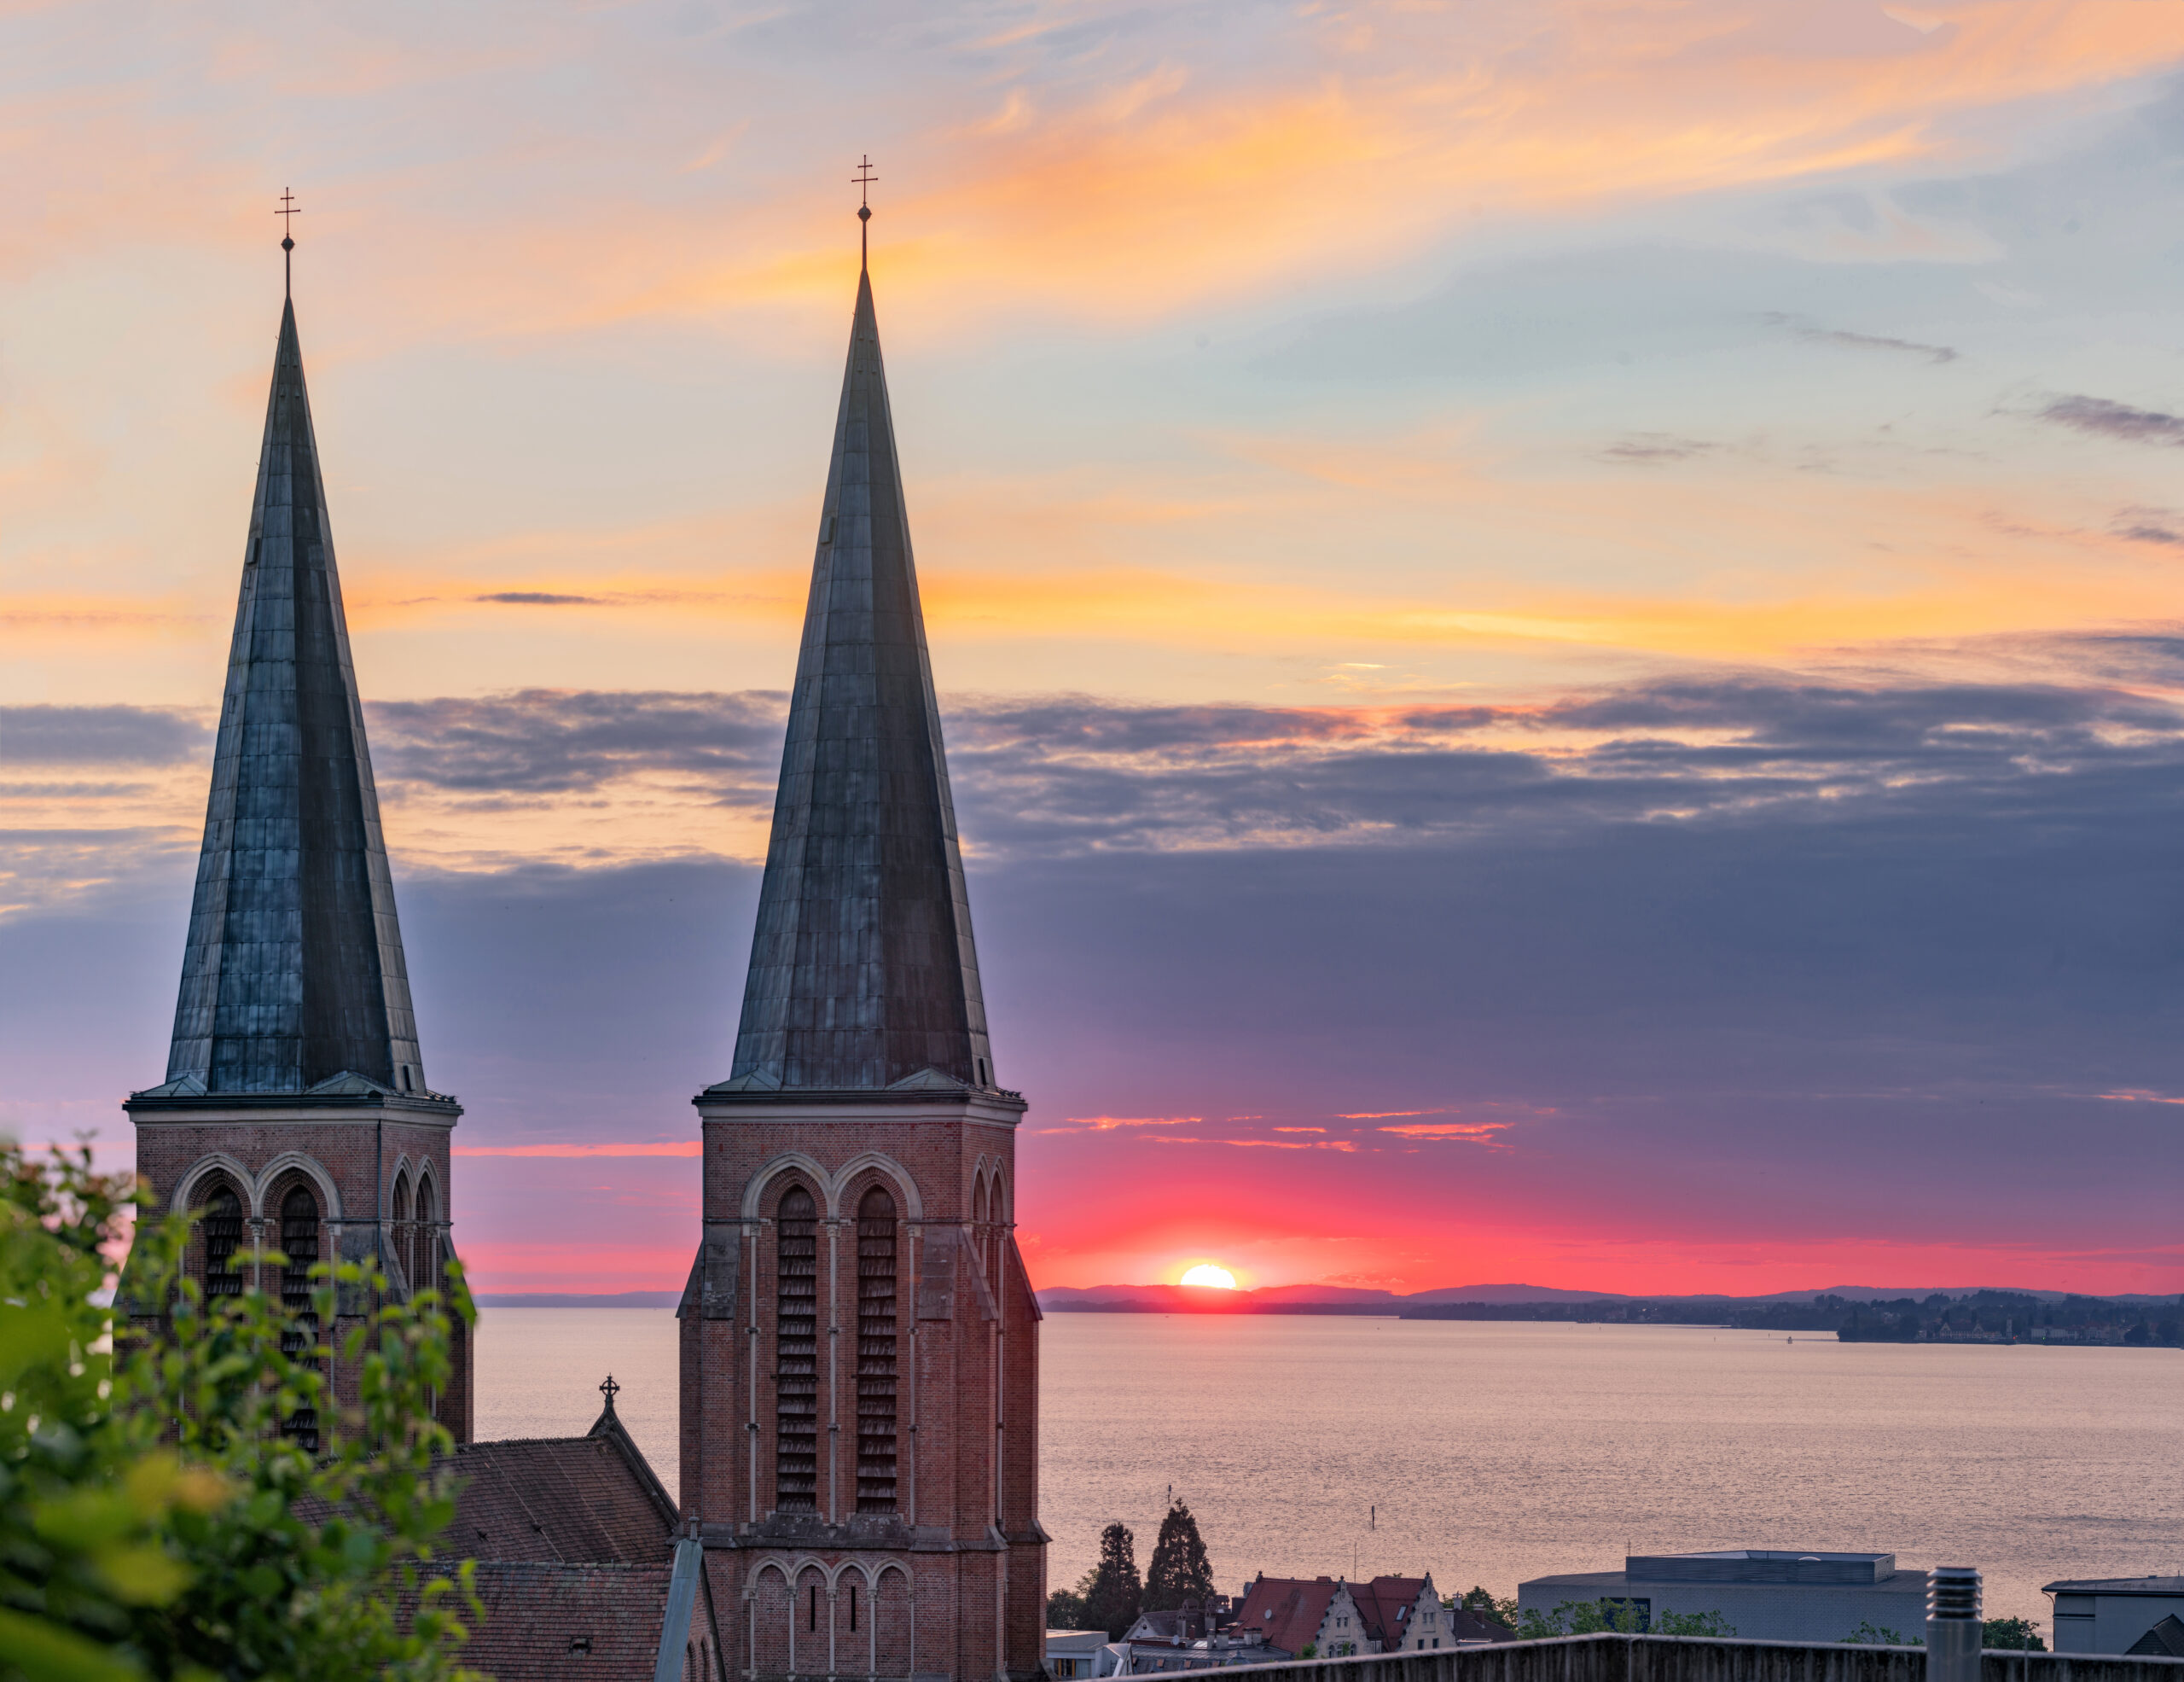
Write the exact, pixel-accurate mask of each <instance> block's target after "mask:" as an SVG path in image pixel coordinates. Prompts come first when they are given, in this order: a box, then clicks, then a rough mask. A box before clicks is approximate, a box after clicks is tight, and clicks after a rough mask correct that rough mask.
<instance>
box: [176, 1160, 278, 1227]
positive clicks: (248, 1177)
mask: <svg viewBox="0 0 2184 1682" xmlns="http://www.w3.org/2000/svg"><path fill="white" fill-rule="evenodd" d="M214 1174H225V1175H226V1176H227V1177H228V1179H230V1180H232V1181H233V1182H234V1183H235V1196H238V1197H240V1198H241V1199H242V1206H243V1213H244V1214H245V1215H246V1216H252V1215H255V1214H257V1213H258V1180H257V1179H256V1177H255V1176H254V1175H253V1174H252V1173H251V1172H250V1170H249V1169H247V1168H246V1167H243V1165H242V1164H241V1162H240V1161H236V1160H235V1158H234V1157H232V1156H230V1155H228V1153H227V1152H226V1151H224V1150H214V1151H208V1152H207V1153H206V1155H202V1156H200V1157H199V1158H198V1159H197V1160H196V1161H195V1162H192V1163H191V1164H190V1165H189V1167H188V1168H186V1169H184V1170H183V1175H182V1178H181V1179H178V1180H177V1181H176V1182H175V1183H174V1193H173V1195H172V1196H170V1197H169V1198H168V1199H167V1207H168V1208H170V1209H172V1210H173V1211H174V1212H175V1213H177V1214H179V1213H182V1212H183V1210H184V1209H187V1208H190V1207H191V1206H192V1204H193V1203H194V1202H195V1200H196V1198H197V1196H198V1193H199V1190H200V1188H201V1187H202V1186H203V1185H204V1184H205V1182H206V1180H207V1179H211V1178H212V1176H213V1175H214Z"/></svg>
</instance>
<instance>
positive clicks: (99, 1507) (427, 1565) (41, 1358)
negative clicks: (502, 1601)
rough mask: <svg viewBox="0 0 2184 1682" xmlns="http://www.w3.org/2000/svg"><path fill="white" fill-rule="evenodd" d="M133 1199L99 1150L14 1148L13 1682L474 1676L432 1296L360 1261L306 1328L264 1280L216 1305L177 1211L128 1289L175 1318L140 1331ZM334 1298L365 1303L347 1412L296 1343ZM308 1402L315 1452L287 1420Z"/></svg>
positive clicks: (5, 1366)
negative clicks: (29, 1155) (94, 1156)
mask: <svg viewBox="0 0 2184 1682" xmlns="http://www.w3.org/2000/svg"><path fill="white" fill-rule="evenodd" d="M136 1200H137V1194H136V1192H135V1191H134V1190H133V1189H131V1187H130V1186H129V1185H127V1184H125V1182H123V1181H121V1180H119V1179H107V1178H104V1177H102V1176H99V1175H96V1174H95V1173H92V1171H91V1166H90V1152H89V1150H88V1149H84V1150H82V1151H80V1152H78V1153H77V1154H76V1155H73V1156H70V1155H61V1154H59V1153H56V1154H55V1158H54V1160H53V1161H52V1162H51V1163H50V1164H49V1165H38V1164H34V1163H32V1162H31V1161H29V1160H28V1159H26V1156H25V1155H24V1154H23V1152H22V1151H21V1149H20V1147H18V1146H16V1145H15V1144H10V1143H8V1142H6V1141H0V1652H4V1654H5V1655H6V1657H5V1658H4V1659H0V1678H4V1679H6V1682H16V1679H17V1678H21V1679H25V1682H137V1679H147V1678H157V1679H177V1682H184V1679H186V1682H212V1679H221V1682H226V1679H235V1682H242V1679H248V1678H260V1677H263V1678H279V1679H290V1678H303V1677H309V1678H311V1679H312V1682H367V1679H377V1678H386V1679H391V1682H446V1679H456V1678H459V1677H462V1676H463V1675H466V1674H467V1673H463V1672H461V1671H460V1670H458V1668H457V1667H456V1652H457V1650H458V1649H459V1648H460V1646H461V1644H462V1640H463V1638H464V1635H465V1631H464V1629H463V1627H462V1621H461V1619H460V1617H459V1616H457V1615H456V1611H455V1609H454V1608H455V1607H456V1605H458V1604H459V1605H462V1606H465V1607H467V1608H468V1609H469V1610H470V1612H471V1613H472V1614H473V1616H474V1615H476V1613H477V1612H478V1610H479V1608H478V1605H477V1602H476V1599H475V1598H474V1596H473V1595H472V1594H471V1593H470V1592H469V1580H468V1569H469V1568H468V1566H467V1565H466V1566H465V1567H464V1568H463V1569H462V1572H460V1573H458V1574H456V1575H455V1576H453V1577H450V1575H449V1574H447V1573H446V1572H444V1570H439V1569H434V1563H435V1560H436V1557H437V1553H436V1549H435V1546H434V1539H435V1538H436V1537H437V1536H438V1535H439V1533H440V1531H442V1530H443V1529H444V1528H446V1525H447V1523H448V1521H449V1519H450V1517H451V1516H453V1511H454V1504H453V1499H452V1494H451V1491H450V1486H449V1482H448V1472H447V1466H448V1464H449V1462H448V1460H447V1456H448V1453H449V1451H450V1449H451V1448H452V1446H453V1444H452V1441H451V1440H450V1438H449V1436H448V1434H447V1432H446V1431H445V1430H444V1429H442V1428H441V1427H440V1426H439V1425H438V1424H437V1423H434V1422H433V1420H432V1418H431V1415H430V1399H431V1396H432V1394H433V1393H434V1392H436V1391H438V1390H439V1389H442V1388H445V1386H446V1384H447V1382H448V1380H449V1378H450V1376H451V1369H450V1322H449V1318H448V1316H449V1312H450V1311H449V1308H448V1307H447V1305H446V1303H445V1302H444V1300H443V1298H442V1297H441V1295H439V1293H437V1292H432V1291H421V1292H419V1293H418V1294H417V1295H416V1297H415V1299H414V1300H413V1301H411V1302H410V1303H409V1304H407V1305H400V1304H395V1303H392V1302H389V1301H386V1300H385V1299H384V1298H383V1297H382V1296H381V1295H380V1280H379V1278H377V1277H376V1275H375V1273H374V1272H372V1271H371V1270H370V1269H369V1266H357V1265H355V1264H352V1263H341V1264H340V1265H338V1266H336V1265H333V1264H321V1265H320V1266H317V1267H316V1268H314V1269H313V1270H312V1275H313V1280H314V1283H315V1286H316V1290H315V1295H314V1304H313V1306H314V1310H315V1322H314V1320H311V1319H301V1320H292V1319H291V1318H289V1316H288V1314H287V1312H285V1310H284V1309H283V1307H282V1303H281V1301H280V1299H279V1298H278V1297H277V1296H269V1295H266V1294H265V1293H264V1292H262V1291H258V1290H256V1289H248V1290H245V1291H244V1292H242V1293H241V1295H237V1296H229V1297H222V1298H218V1299H216V1300H214V1301H211V1302H207V1301H206V1299H205V1297H204V1295H203V1292H202V1290H201V1289H200V1286H199V1285H198V1283H197V1282H196V1281H195V1280H192V1279H189V1278H186V1277H185V1276H184V1273H183V1266H182V1263H183V1255H184V1254H185V1248H186V1246H187V1243H188V1240H189V1223H188V1221H187V1220H185V1219H181V1218H167V1219H148V1220H146V1221H144V1222H143V1223H142V1224H141V1225H139V1227H138V1228H137V1233H136V1244H135V1249H134V1254H132V1255H131V1258H130V1261H129V1268H128V1276H127V1278H126V1281H125V1292H126V1293H127V1295H128V1297H129V1299H130V1301H132V1302H133V1303H135V1304H137V1305H140V1306H141V1305H155V1306H160V1305H163V1306H164V1307H165V1308H166V1315H165V1318H164V1320H163V1321H152V1322H137V1323H134V1324H131V1323H129V1322H126V1321H125V1320H122V1319H121V1318H120V1312H121V1311H119V1310H117V1311H114V1312H109V1311H107V1310H106V1309H104V1308H102V1307H99V1306H97V1303H96V1297H97V1295H99V1294H100V1293H101V1292H102V1289H103V1288H104V1287H105V1286H106V1285H107V1283H108V1282H109V1280H110V1278H111V1267H110V1265H109V1263H108V1261H107V1256H109V1255H110V1254H115V1253H117V1252H118V1251H119V1249H120V1248H121V1247H122V1244H123V1243H124V1241H125V1237H126V1220H125V1215H126V1212H127V1210H128V1208H129V1207H130V1205H131V1203H133V1202H136ZM279 1260H280V1258H279V1257H278V1256H277V1255H276V1254H272V1253H265V1254H261V1255H258V1256H251V1257H238V1261H239V1262H250V1261H268V1262H271V1263H274V1264H275V1265H277V1264H278V1262H279ZM450 1271H451V1273H452V1270H450ZM450 1284H451V1295H452V1296H453V1297H454V1299H455V1309H456V1312H461V1313H463V1314H464V1315H466V1316H467V1315H468V1313H469V1312H470V1311H469V1307H468V1298H467V1296H466V1295H464V1294H463V1291H462V1283H461V1280H460V1278H459V1277H454V1278H451V1280H450ZM337 1293H338V1295H339V1296H340V1298H343V1299H347V1300H349V1301H352V1302H354V1303H357V1304H359V1305H361V1312H358V1313H357V1314H356V1315H353V1316H352V1317H351V1321H350V1323H349V1325H350V1329H349V1330H347V1331H346V1335H345V1336H344V1339H343V1347H342V1351H341V1353H342V1357H343V1359H344V1361H345V1363H347V1364H348V1365H350V1367H351V1370H353V1371H356V1372H357V1374H358V1376H359V1406H357V1408H356V1409H355V1410H353V1411H352V1412H351V1415H350V1416H349V1417H341V1411H340V1410H339V1409H338V1408H337V1407H336V1406H335V1404H334V1397H333V1395H332V1394H331V1392H330V1386H329V1385H328V1382H327V1380H326V1376H325V1371H326V1364H327V1362H328V1359H329V1357H330V1356H331V1355H332V1354H333V1353H334V1352H333V1350H332V1349H331V1348H330V1347H328V1345H326V1344H325V1343H323V1342H317V1341H316V1338H314V1339H313V1342H312V1343H311V1347H304V1348H300V1349H299V1350H297V1351H296V1352H295V1353H293V1354H292V1353H288V1352H287V1351H284V1349H283V1347H282V1344H283V1342H284V1340H289V1339H291V1337H292V1335H293V1334H295V1333H297V1332H299V1331H300V1332H305V1333H311V1332H315V1331H316V1330H317V1328H322V1327H326V1326H330V1325H333V1324H335V1314H334V1311H335V1307H336V1302H337ZM148 1326H156V1327H157V1330H156V1332H154V1333H152V1334H150V1335H147V1333H146V1331H145V1330H143V1329H142V1328H145V1327H148ZM110 1334H113V1335H110ZM117 1337H118V1341H119V1343H120V1346H121V1347H120V1348H119V1350H117V1349H116V1348H115V1347H114V1343H115V1342H116V1340H117ZM305 1407H308V1408H312V1409H315V1410H316V1411H317V1416H318V1418H319V1421H320V1427H321V1443H320V1447H319V1450H318V1452H317V1454H316V1455H314V1454H312V1453H311V1452H306V1451H305V1449H304V1448H302V1447H300V1446H298V1444H297V1443H296V1442H295V1441H294V1440H292V1439H290V1438H287V1437H283V1436H282V1435H281V1431H280V1426H281V1423H282V1421H283V1420H285V1419H287V1418H288V1417H290V1416H291V1415H293V1413H294V1412H295V1411H296V1410H298V1409H299V1408H305ZM398 1603H400V1604H402V1605H403V1606H404V1607H405V1608H406V1609H408V1610H409V1614H410V1615H409V1616H408V1617H406V1618H403V1619H398V1615H397V1608H398ZM405 1622H406V1623H407V1625H408V1627H407V1629H406V1630H405V1629H404V1627H401V1626H402V1624H404V1623H405Z"/></svg>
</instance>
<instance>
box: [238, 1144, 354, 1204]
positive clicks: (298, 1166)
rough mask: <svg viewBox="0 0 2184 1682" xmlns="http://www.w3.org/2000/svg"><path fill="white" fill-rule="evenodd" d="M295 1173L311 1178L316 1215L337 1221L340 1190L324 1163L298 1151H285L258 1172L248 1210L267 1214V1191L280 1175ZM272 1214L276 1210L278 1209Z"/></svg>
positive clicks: (277, 1180) (271, 1188)
mask: <svg viewBox="0 0 2184 1682" xmlns="http://www.w3.org/2000/svg"><path fill="white" fill-rule="evenodd" d="M287 1173H300V1174H302V1175H303V1176H304V1177H305V1179H308V1180H310V1181H311V1184H312V1186H313V1187H314V1188H315V1189H316V1190H317V1192H318V1218H319V1219H321V1220H323V1221H339V1220H341V1219H344V1218H345V1217H344V1216H343V1214H342V1212H341V1193H340V1188H338V1187H337V1186H336V1185H335V1184H334V1176H333V1175H332V1174H329V1173H327V1172H326V1167H325V1165H324V1164H323V1163H322V1162H320V1161H318V1159H317V1157H314V1156H307V1155H305V1154H304V1153H303V1152H302V1151H300V1150H284V1151H282V1153H281V1154H280V1155H278V1156H276V1157H275V1158H274V1159H273V1160H272V1161H270V1162H268V1163H267V1164H266V1165H265V1166H264V1168H262V1169H260V1170H259V1171H258V1182H257V1184H256V1185H255V1186H253V1189H252V1190H251V1194H250V1201H251V1213H253V1214H256V1215H259V1216H263V1215H264V1214H265V1213H266V1207H265V1198H266V1194H267V1193H269V1192H270V1191H271V1190H273V1188H274V1186H275V1185H276V1184H277V1183H278V1182H279V1180H280V1179H281V1177H282V1175H283V1174H287ZM274 1213H278V1211H277V1210H276V1211H275V1212H274Z"/></svg>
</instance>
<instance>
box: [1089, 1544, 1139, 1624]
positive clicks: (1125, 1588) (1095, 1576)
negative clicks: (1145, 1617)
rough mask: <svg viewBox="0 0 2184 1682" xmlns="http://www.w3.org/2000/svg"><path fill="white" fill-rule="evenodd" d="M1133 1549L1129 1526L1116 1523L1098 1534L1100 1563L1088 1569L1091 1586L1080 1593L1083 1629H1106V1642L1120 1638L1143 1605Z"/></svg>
mask: <svg viewBox="0 0 2184 1682" xmlns="http://www.w3.org/2000/svg"><path fill="white" fill-rule="evenodd" d="M1136 1546H1137V1539H1136V1537H1135V1536H1133V1535H1131V1534H1130V1527H1129V1526H1128V1525H1126V1524H1124V1523H1122V1522H1119V1521H1118V1522H1116V1523H1113V1524H1111V1525H1109V1526H1108V1527H1107V1528H1106V1529H1105V1530H1102V1531H1101V1533H1100V1563H1098V1564H1097V1565H1095V1566H1094V1567H1093V1568H1092V1580H1091V1584H1090V1586H1089V1587H1088V1588H1087V1589H1086V1590H1085V1592H1084V1627H1086V1628H1087V1629H1104V1630H1106V1631H1107V1639H1108V1640H1110V1641H1119V1640H1121V1639H1122V1638H1123V1633H1124V1631H1125V1630H1127V1629H1128V1628H1129V1627H1130V1626H1131V1625H1132V1624H1134V1623H1136V1621H1137V1615H1138V1612H1139V1610H1140V1609H1141V1607H1142V1606H1143V1604H1144V1601H1145V1589H1144V1586H1143V1585H1142V1584H1141V1583H1140V1582H1139V1581H1138V1577H1137V1553H1136Z"/></svg>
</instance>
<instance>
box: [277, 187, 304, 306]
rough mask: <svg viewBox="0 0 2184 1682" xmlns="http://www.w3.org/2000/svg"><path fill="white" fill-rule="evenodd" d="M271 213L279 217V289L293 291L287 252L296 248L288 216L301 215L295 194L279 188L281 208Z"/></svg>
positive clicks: (293, 277)
mask: <svg viewBox="0 0 2184 1682" xmlns="http://www.w3.org/2000/svg"><path fill="white" fill-rule="evenodd" d="M273 213H274V215H276V216H277V217H279V218H281V289H282V291H283V292H289V293H293V291H294V290H295V288H294V285H293V282H294V279H295V272H294V270H293V267H292V266H291V265H292V264H293V259H292V258H291V257H290V256H289V255H288V253H290V252H292V251H293V250H294V249H295V248H296V237H295V235H294V233H293V231H292V230H293V227H294V224H293V222H292V221H290V219H289V218H292V217H297V216H301V215H302V214H303V211H302V209H301V208H300V207H299V206H298V205H297V203H296V195H294V194H293V193H291V192H290V191H289V190H288V189H287V188H285V187H283V188H282V189H281V208H280V209H278V210H276V211H275V212H273Z"/></svg>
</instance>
